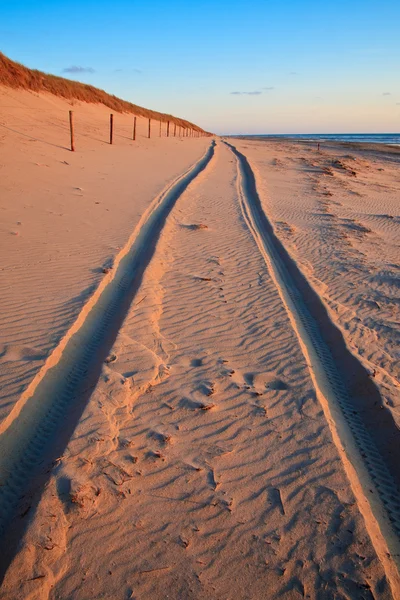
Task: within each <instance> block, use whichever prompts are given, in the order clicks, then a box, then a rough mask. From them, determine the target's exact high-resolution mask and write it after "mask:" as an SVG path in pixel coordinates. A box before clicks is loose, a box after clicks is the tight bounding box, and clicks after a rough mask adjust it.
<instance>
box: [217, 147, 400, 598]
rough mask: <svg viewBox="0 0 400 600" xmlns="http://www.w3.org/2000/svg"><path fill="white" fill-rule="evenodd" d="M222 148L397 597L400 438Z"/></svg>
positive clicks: (249, 184) (243, 173)
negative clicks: (230, 164)
mask: <svg viewBox="0 0 400 600" xmlns="http://www.w3.org/2000/svg"><path fill="white" fill-rule="evenodd" d="M225 143H226V144H227V146H228V147H229V148H230V149H231V150H232V152H233V154H234V155H235V156H236V159H237V167H238V174H239V176H238V188H239V198H240V203H241V209H242V213H243V217H244V220H245V222H246V224H247V226H248V227H249V229H250V231H251V233H252V235H253V237H254V238H255V241H256V242H257V245H258V247H259V249H260V252H261V253H262V254H263V256H264V259H265V261H266V263H267V265H268V267H269V269H270V272H271V275H272V277H273V279H274V281H275V284H276V286H277V288H278V291H279V293H280V295H281V298H282V300H283V302H284V304H285V307H286V309H287V311H288V314H289V318H290V320H291V323H292V325H293V327H294V329H295V331H296V333H297V336H298V338H299V342H300V345H301V348H302V350H303V353H304V354H305V356H306V359H307V361H308V363H309V366H310V371H311V375H312V378H313V380H314V383H315V385H316V388H317V391H318V392H319V397H320V400H321V403H322V405H323V409H324V412H325V415H326V416H327V419H328V423H329V425H330V428H331V431H332V435H333V438H334V441H335V443H336V445H337V446H338V449H339V452H340V455H341V456H342V459H343V461H344V463H345V468H346V470H347V473H348V476H349V478H350V483H351V484H352V487H353V490H354V492H355V495H356V498H357V500H358V502H359V505H360V510H361V512H362V514H363V516H364V519H365V521H366V525H367V528H368V531H369V534H370V536H371V538H372V539H373V541H374V545H375V546H376V549H377V552H378V554H379V556H380V559H381V561H382V563H383V564H384V566H385V569H386V571H387V573H388V577H389V579H390V580H391V581H392V584H393V585H394V589H395V587H396V586H397V585H399V581H400V579H399V574H398V568H399V564H400V552H399V549H400V545H399V536H400V494H399V490H400V468H399V467H400V464H399V461H398V460H397V450H398V448H399V447H400V431H399V430H398V429H397V427H396V424H395V422H394V421H393V419H392V417H391V415H390V413H389V411H386V410H385V409H384V406H383V402H382V398H381V397H380V394H379V392H378V390H377V388H376V386H375V385H374V383H373V382H372V380H371V378H370V376H369V374H368V373H367V371H366V370H365V369H364V367H363V366H362V365H361V363H359V361H358V360H357V358H356V357H355V356H354V355H353V354H352V353H351V352H350V350H349V349H348V348H347V346H346V343H345V340H344V338H343V336H342V334H341V332H340V331H339V329H338V328H337V327H336V326H335V325H334V323H333V322H332V321H331V319H330V317H329V315H328V313H327V310H326V308H325V306H324V305H323V302H322V300H321V299H320V298H319V296H318V294H317V293H316V292H315V291H314V289H313V288H312V287H311V285H310V284H309V283H308V281H307V279H306V278H305V277H304V275H303V274H302V272H301V271H300V269H299V268H298V266H297V265H296V263H295V261H294V260H293V259H292V258H291V257H290V255H289V253H288V252H287V250H286V249H285V247H284V246H283V244H282V243H281V241H280V240H279V239H278V238H277V236H276V235H275V233H274V230H273V227H272V225H271V223H270V221H269V220H268V218H267V216H266V215H265V213H264V210H263V208H262V205H261V201H260V198H259V195H258V192H257V186H256V179H255V176H254V173H253V171H252V169H251V166H250V164H249V162H248V160H247V158H246V157H245V156H244V155H243V154H242V153H241V152H239V151H238V150H237V149H236V148H235V146H233V145H232V144H229V143H227V142H225ZM371 511H372V512H371ZM375 520H376V521H375ZM381 532H382V533H383V536H384V538H385V539H382V534H381ZM385 542H386V543H385ZM386 544H387V546H386ZM378 546H379V548H378ZM388 549H389V551H390V553H388V552H387V550H388ZM392 559H393V560H394V561H395V563H396V565H397V568H396V566H395V565H394V564H393V562H392ZM397 589H399V588H397Z"/></svg>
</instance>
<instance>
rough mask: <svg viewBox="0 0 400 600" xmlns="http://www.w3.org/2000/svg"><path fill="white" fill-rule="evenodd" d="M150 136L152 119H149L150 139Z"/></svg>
mask: <svg viewBox="0 0 400 600" xmlns="http://www.w3.org/2000/svg"><path fill="white" fill-rule="evenodd" d="M150 136H151V119H149V139H150Z"/></svg>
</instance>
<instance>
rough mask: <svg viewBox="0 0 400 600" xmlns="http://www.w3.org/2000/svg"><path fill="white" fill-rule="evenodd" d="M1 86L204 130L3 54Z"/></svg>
mask: <svg viewBox="0 0 400 600" xmlns="http://www.w3.org/2000/svg"><path fill="white" fill-rule="evenodd" d="M0 85H3V86H6V87H10V88H14V89H24V90H30V91H32V92H48V93H50V94H53V95H55V96H59V97H61V98H65V99H66V100H78V101H80V102H87V103H90V104H104V105H105V106H108V107H109V108H110V109H111V110H114V111H116V112H120V113H133V114H135V115H138V116H140V117H147V118H150V119H156V120H157V121H164V122H165V121H170V122H171V123H176V124H177V125H179V126H181V127H186V128H191V129H194V130H195V131H204V130H203V129H201V127H198V126H197V125H195V124H194V123H190V122H189V121H186V120H185V119H179V118H178V117H174V116H173V115H168V114H164V113H160V112H157V111H154V110H149V109H147V108H143V107H142V106H137V105H136V104H132V103H131V102H127V101H126V100H122V99H121V98H117V97H116V96H113V95H112V94H107V92H105V91H104V90H100V89H99V88H96V87H94V86H93V85H88V84H86V83H80V82H79V81H72V80H71V79H65V78H64V77H58V76H57V75H49V74H47V73H43V72H42V71H37V70H35V69H29V68H28V67H25V66H24V65H21V64H20V63H17V62H15V61H13V60H11V59H10V58H8V57H7V56H5V54H3V53H2V52H0Z"/></svg>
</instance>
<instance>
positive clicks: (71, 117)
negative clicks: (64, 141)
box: [69, 110, 75, 152]
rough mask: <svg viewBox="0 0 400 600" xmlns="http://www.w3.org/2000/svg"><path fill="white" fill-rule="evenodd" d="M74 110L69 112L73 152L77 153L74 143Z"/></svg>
mask: <svg viewBox="0 0 400 600" xmlns="http://www.w3.org/2000/svg"><path fill="white" fill-rule="evenodd" d="M73 114H74V113H73V112H72V110H70V111H69V130H70V134H71V152H75V143H74V119H73Z"/></svg>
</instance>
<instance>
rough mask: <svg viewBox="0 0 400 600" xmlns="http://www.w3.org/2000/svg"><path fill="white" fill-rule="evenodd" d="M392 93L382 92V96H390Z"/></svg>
mask: <svg viewBox="0 0 400 600" xmlns="http://www.w3.org/2000/svg"><path fill="white" fill-rule="evenodd" d="M391 95H392V94H391V93H390V92H383V94H382V96H391Z"/></svg>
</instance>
